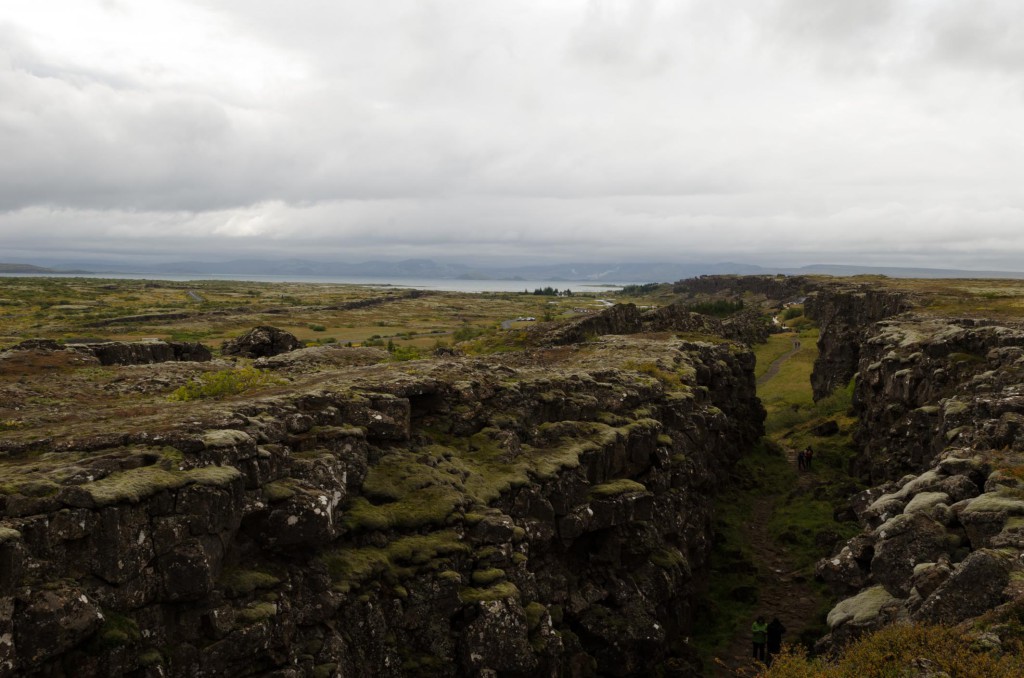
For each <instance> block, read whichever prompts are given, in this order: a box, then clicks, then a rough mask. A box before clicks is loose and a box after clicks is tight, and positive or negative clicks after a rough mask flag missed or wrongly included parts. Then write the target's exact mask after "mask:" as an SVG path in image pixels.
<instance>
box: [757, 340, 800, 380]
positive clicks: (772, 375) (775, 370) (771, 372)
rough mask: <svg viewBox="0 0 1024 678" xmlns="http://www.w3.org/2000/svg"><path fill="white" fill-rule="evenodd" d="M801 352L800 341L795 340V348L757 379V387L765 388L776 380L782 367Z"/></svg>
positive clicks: (775, 361)
mask: <svg viewBox="0 0 1024 678" xmlns="http://www.w3.org/2000/svg"><path fill="white" fill-rule="evenodd" d="M799 350H800V340H799V339H794V340H793V348H791V349H790V350H789V351H788V352H786V353H783V354H782V355H780V356H779V357H778V358H776V359H775V360H773V361H772V364H771V365H769V366H768V369H767V370H766V371H765V373H764V374H762V375H761V376H760V377H758V378H757V385H758V386H764V385H765V384H767V383H768V382H769V381H771V380H772V379H774V378H775V375H777V374H778V373H779V370H780V369H782V366H783V365H785V364H786V361H787V360H789V359H790V358H792V357H793V356H794V355H796V354H797V352H798V351H799Z"/></svg>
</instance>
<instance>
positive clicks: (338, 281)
mask: <svg viewBox="0 0 1024 678" xmlns="http://www.w3.org/2000/svg"><path fill="white" fill-rule="evenodd" d="M0 276H3V277H17V278H26V277H31V278H37V277H44V278H64V277H68V278H104V279H114V280H170V281H174V282H187V281H190V280H197V281H198V280H240V281H251V282H272V283H286V282H297V283H331V284H335V285H366V286H371V287H397V288H408V289H418V290H440V291H445V292H522V291H524V290H526V291H528V292H533V291H534V290H535V289H537V288H544V287H553V288H555V289H558V290H564V289H570V290H572V291H573V292H609V291H616V290H618V289H620V288H621V287H622V284H616V283H606V282H601V283H596V282H591V281H572V280H449V279H429V278H392V279H389V278H355V277H345V276H329V275H255V274H237V275H236V274H202V273H192V274H189V275H173V274H169V273H156V274H141V273H70V274H63V275H62V274H53V273H47V274H35V273H0ZM627 284H628V283H627Z"/></svg>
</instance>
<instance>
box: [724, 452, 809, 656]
mask: <svg viewBox="0 0 1024 678" xmlns="http://www.w3.org/2000/svg"><path fill="white" fill-rule="evenodd" d="M786 458H787V459H788V460H789V462H790V463H791V464H792V465H793V467H794V468H796V450H793V449H788V448H787V449H786ZM817 484H818V480H817V477H816V476H815V475H814V473H813V472H801V473H800V475H799V476H798V477H797V481H796V486H795V490H796V491H797V492H808V493H809V492H813V491H814V487H815V486H816V485H817ZM785 489H787V490H788V489H790V488H785ZM786 494H787V492H786V491H780V492H778V493H776V494H772V495H769V496H764V497H758V498H757V499H756V500H755V501H754V505H753V507H752V510H751V515H750V520H749V521H748V522H747V523H746V525H745V526H744V533H745V536H746V538H747V542H748V543H749V544H750V551H751V558H752V560H753V562H754V565H755V566H756V567H757V583H758V588H759V590H760V599H759V601H758V604H757V608H756V610H755V613H754V617H756V616H757V615H758V614H763V615H764V617H765V619H767V620H769V621H770V620H771V618H772V617H775V616H778V618H779V620H780V621H781V622H782V624H783V626H785V627H786V634H785V635H784V636H783V638H782V640H783V642H784V643H785V642H794V641H795V640H796V639H797V636H798V635H799V634H800V631H801V630H802V629H803V628H804V627H805V626H806V625H807V623H808V622H809V621H811V620H812V619H814V617H815V614H816V613H817V611H818V610H817V606H818V602H817V601H816V600H815V599H814V597H813V596H812V595H811V594H810V593H809V591H808V590H807V584H808V581H807V578H806V577H805V576H804V574H803V573H802V572H800V570H799V568H794V566H793V563H792V560H791V558H790V555H789V553H788V549H787V548H786V547H785V545H783V544H780V543H778V542H776V541H774V540H773V539H772V537H771V535H770V534H769V532H768V523H769V522H770V521H771V519H772V516H773V515H774V514H775V509H776V507H777V506H779V505H780V504H781V502H783V501H785V499H786ZM753 621H754V618H751V619H750V620H748V621H747V622H746V623H745V624H744V625H743V626H742V627H741V628H738V629H736V634H735V635H734V636H733V639H732V642H731V643H730V644H729V647H728V649H727V650H726V651H725V652H724V653H723V654H722V656H720V657H719V658H718V662H721V663H720V664H718V666H717V667H716V668H715V669H713V670H712V671H711V672H709V675H716V676H753V675H756V674H757V669H758V664H756V663H755V662H754V661H753V660H752V659H751V643H750V624H751V623H752V622H753ZM716 663H717V662H716Z"/></svg>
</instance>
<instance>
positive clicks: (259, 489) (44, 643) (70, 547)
mask: <svg viewBox="0 0 1024 678" xmlns="http://www.w3.org/2000/svg"><path fill="white" fill-rule="evenodd" d="M638 362H639V363H641V364H638ZM283 365H285V367H283V368H282V369H283V370H284V371H280V372H279V375H280V377H281V379H282V380H291V385H290V386H288V387H287V388H278V391H279V392H278V393H277V394H276V395H265V396H262V397H249V398H245V397H241V398H236V399H234V400H229V401H220V402H213V403H211V404H207V403H174V404H173V406H169V407H171V409H169V410H168V416H167V418H166V419H163V420H160V419H158V418H156V417H154V416H152V415H150V416H149V417H148V418H147V419H146V422H147V425H146V426H140V425H133V424H132V423H131V422H130V421H126V422H125V429H124V430H123V431H118V432H114V434H112V435H110V436H107V437H104V438H97V439H87V438H82V437H75V436H73V435H71V434H70V433H69V434H68V436H66V437H65V438H63V439H59V440H58V439H55V438H51V439H47V440H46V441H45V444H42V443H40V442H38V441H37V442H32V443H25V444H24V445H22V446H19V445H17V444H13V443H9V444H7V445H5V447H4V451H5V454H6V455H7V457H6V459H5V460H4V465H3V476H2V478H0V480H2V485H0V515H2V516H3V517H2V520H0V675H11V676H13V675H18V676H54V677H55V676H71V675H74V676H182V677H184V676H241V675H246V676H249V675H264V676H279V677H282V678H283V677H286V676H288V677H291V676H295V677H297V676H318V677H319V676H362V675H374V676H399V675H424V676H428V675H429V676H445V675H449V676H454V675H474V676H475V675H495V676H543V675H550V676H586V675H651V674H652V672H654V671H664V672H666V674H667V675H673V672H674V674H675V675H691V674H692V673H693V672H694V670H695V668H694V664H693V663H692V661H693V658H692V656H690V654H689V652H688V650H687V648H686V647H685V645H680V644H678V643H677V642H676V641H677V639H680V638H683V637H685V635H686V634H687V633H688V631H689V630H691V629H692V628H693V626H694V625H695V624H697V623H700V620H699V619H696V618H695V616H694V614H695V613H694V606H693V600H694V595H695V592H696V590H697V588H698V583H699V582H700V579H701V576H702V573H703V571H704V569H705V567H706V562H707V557H708V552H709V548H710V534H711V508H710V507H711V499H712V497H713V496H714V494H715V492H716V490H717V488H718V487H719V486H720V484H721V483H722V482H723V480H724V478H725V476H726V474H727V472H728V469H729V468H730V467H731V465H732V464H733V463H734V462H735V461H736V460H737V459H738V458H739V457H740V455H741V454H742V453H743V451H744V450H745V449H747V448H748V447H749V446H750V445H752V444H754V443H755V441H756V440H757V439H758V437H759V436H760V435H761V433H762V429H761V422H762V420H763V415H764V412H763V409H762V408H761V405H760V403H759V401H758V400H757V399H756V397H755V390H754V379H753V356H752V354H751V353H750V352H748V351H747V350H746V349H743V348H741V347H739V346H738V345H734V344H730V343H703V342H680V341H677V340H676V341H663V340H662V341H656V340H651V339H645V338H643V337H615V336H609V337H604V338H602V339H601V340H599V341H593V342H589V343H588V344H587V345H585V346H581V347H559V348H557V349H551V350H548V351H535V352H530V353H526V354H517V355H509V356H505V357H502V358H489V359H487V360H486V361H484V360H477V359H470V358H464V359H463V358H459V359H446V360H434V361H417V362H410V363H403V364H400V365H398V364H387V365H371V366H354V367H351V368H348V369H339V370H335V371H328V372H321V373H318V374H317V375H316V378H315V379H311V378H308V377H303V376H300V375H299V373H297V372H296V373H288V372H287V367H286V366H287V365H288V363H284V364H283ZM41 445H42V446H41Z"/></svg>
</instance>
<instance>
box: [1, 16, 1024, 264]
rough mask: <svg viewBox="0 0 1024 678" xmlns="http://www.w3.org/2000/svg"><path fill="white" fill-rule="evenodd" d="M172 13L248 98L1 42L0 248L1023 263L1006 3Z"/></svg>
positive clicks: (170, 72) (159, 63) (215, 74)
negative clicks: (207, 32) (235, 61)
mask: <svg viewBox="0 0 1024 678" xmlns="http://www.w3.org/2000/svg"><path fill="white" fill-rule="evenodd" d="M47 2H51V3H54V4H56V3H57V2H58V0H47ZM106 4H107V5H109V6H110V7H111V8H112V9H111V10H110V11H111V12H115V13H117V14H118V16H122V15H123V16H129V15H131V13H132V12H143V11H144V9H143V8H140V6H138V5H136V4H129V3H124V4H120V5H111V4H110V3H109V2H107V3H106ZM181 6H182V7H185V8H190V9H191V10H194V11H197V12H202V13H205V14H202V15H201V17H206V16H207V14H208V15H209V16H212V17H214V18H215V20H216V22H217V23H216V24H215V28H216V30H215V31H214V30H212V29H211V32H212V33H215V34H217V35H223V44H221V43H218V44H217V45H212V44H211V45H210V47H209V48H210V50H211V53H215V54H218V55H225V54H226V55H227V57H230V56H232V51H231V50H233V49H235V47H236V46H237V49H238V53H239V54H248V53H249V52H247V51H246V50H249V49H253V50H256V51H257V52H258V54H257V55H256V61H254V62H253V63H254V64H255V66H254V67H253V68H254V70H253V71H252V72H248V73H241V72H240V73H239V74H238V75H239V79H242V80H244V79H245V77H246V76H250V77H251V78H252V79H255V81H256V83H257V84H256V85H252V86H248V85H244V84H239V83H236V82H234V81H233V79H232V78H230V77H228V76H224V75H223V74H222V71H223V70H224V68H225V67H224V64H219V63H216V62H215V61H213V62H211V64H210V66H211V68H210V72H209V73H201V74H200V75H201V76H202V77H200V76H197V75H195V74H194V73H193V72H192V71H191V70H189V68H182V69H181V70H180V72H179V71H175V70H174V67H175V64H174V63H173V55H171V56H167V55H153V58H152V60H151V61H152V63H149V61H147V63H145V64H143V63H134V62H132V61H130V60H129V61H124V62H117V63H115V64H113V65H111V63H92V62H89V61H88V60H84V59H83V60H81V62H79V60H75V59H69V58H67V56H66V55H57V54H53V53H50V52H48V51H47V50H46V49H45V47H42V46H41V45H43V44H44V43H42V42H38V43H37V42H36V41H35V37H34V36H35V35H36V33H34V32H33V31H32V30H29V28H28V27H27V26H25V25H22V24H17V23H15V22H9V23H8V24H7V25H6V26H5V27H4V28H3V29H2V32H3V35H2V39H0V100H2V101H3V102H4V104H3V106H2V108H0V146H2V147H3V148H4V150H5V153H4V154H3V155H2V156H0V210H5V211H6V212H3V213H0V239H2V241H3V242H4V245H5V249H6V248H8V247H9V248H11V250H13V249H14V248H18V249H19V250H21V251H29V250H32V251H44V250H46V249H47V248H48V247H57V246H60V247H64V248H66V249H68V250H72V249H78V250H82V251H96V252H97V253H98V252H99V251H111V252H114V251H117V252H119V253H120V255H123V256H143V255H145V253H146V252H153V251H156V250H158V249H159V250H160V251H161V252H164V253H166V256H168V257H170V256H172V255H173V256H174V257H185V256H186V255H188V254H189V253H190V252H193V253H203V252H213V251H216V252H218V253H220V252H230V253H242V252H264V251H268V250H270V251H273V252H288V253H294V254H316V255H327V254H331V255H334V256H339V257H345V258H348V259H351V258H358V257H365V258H372V257H374V256H381V255H382V254H388V255H392V256H402V255H408V256H435V257H440V256H455V255H467V256H468V255H482V254H488V255H491V254H494V253H497V252H501V253H507V255H508V256H518V257H565V258H575V259H581V258H583V259H585V258H588V257H597V258H616V257H619V256H629V257H634V258H652V257H653V258H663V257H664V256H667V255H668V254H672V255H677V256H679V257H684V256H709V257H710V256H721V257H722V258H733V259H735V258H737V257H748V258H757V257H766V258H770V257H775V258H784V257H785V256H787V253H788V255H789V256H791V257H796V258H803V259H808V258H810V259H813V258H815V257H816V255H815V253H820V254H821V255H822V256H824V255H826V254H827V255H828V256H835V257H847V258H855V257H860V258H862V259H864V260H865V263H869V262H870V261H872V260H875V259H884V258H886V257H892V256H903V257H905V258H910V257H914V256H928V257H933V258H935V259H936V260H938V259H941V258H947V259H948V258H956V257H957V256H959V255H958V252H966V253H968V254H967V255H966V256H970V257H974V258H975V259H977V260H979V261H980V260H982V259H985V258H986V257H989V258H992V257H999V256H1002V253H1005V252H1008V251H1017V252H1024V243H1022V242H1021V241H1020V239H1018V238H1017V237H1016V236H1015V235H1014V232H1013V231H1012V228H1014V224H1019V223H1020V222H1019V218H1020V217H1021V210H1022V208H1024V205H1022V202H1024V199H1022V198H1021V194H1020V191H1019V188H1018V187H1019V185H1020V181H1021V179H1022V178H1024V176H1022V173H1024V169H1022V168H1024V144H1022V143H1021V141H1020V140H1021V139H1024V123H1022V122H1021V121H1022V120H1024V116H1022V113H1024V111H1022V110H1021V108H1022V102H1021V101H1020V100H1019V93H1017V94H1012V95H1011V94H1008V93H1007V92H1008V90H1007V88H1006V87H1005V84H1004V83H1003V82H1000V81H999V79H1000V78H1005V77H1006V74H1007V73H1010V74H1012V72H1013V71H1012V69H1013V67H1014V65H1015V62H1019V61H1020V59H1019V56H1018V55H1019V50H1020V48H1019V47H1018V46H1017V45H1019V44H1024V41H1020V40H1018V39H1017V37H1018V29H1017V28H1015V27H1016V26H1021V25H1024V22H1021V21H1019V18H1020V17H1019V14H1020V10H1018V9H1016V5H1015V4H1014V3H1012V2H1009V1H1006V2H997V1H996V0H985V1H984V2H981V3H970V4H964V3H954V2H952V0H943V1H942V2H935V3H912V2H883V1H881V0H865V1H863V2H847V1H845V0H843V1H840V0H777V1H775V2H768V3H755V2H746V1H743V0H722V2H715V3H702V2H692V1H691V2H668V1H667V0H662V1H657V0H643V1H640V2H634V3H624V2H611V1H609V0H593V1H590V2H583V1H580V2H566V3H548V2H542V1H541V0H524V2H521V3H501V2H497V1H495V0H481V1H480V2H473V3H454V2H444V1H441V0H415V1H414V0H383V1H382V2H379V3H374V4H373V5H372V6H370V5H363V4H360V3H336V2H311V3H307V4H304V6H303V7H302V9H301V11H300V10H299V9H297V8H295V7H293V6H286V5H282V4H281V3H276V2H266V1H262V0H247V1H246V2H242V1H241V0H223V1H221V0H218V1H217V2H213V1H212V0H191V2H190V3H189V4H186V5H181ZM975 8H976V10H975ZM204 20H205V19H204ZM212 20H213V19H211V21H212ZM35 28H36V29H37V30H38V31H45V28H46V27H45V26H37V27H35ZM218 31H219V33H218ZM194 39H195V40H200V43H199V44H205V43H202V42H201V40H202V39H205V38H202V36H201V35H200V37H196V38H194ZM225 45H227V47H225ZM254 46H255V47H254ZM218 50H219V51H218ZM157 57H159V58H157ZM227 57H225V58H227ZM154 63H155V64H156V66H154V65H153V64H154ZM264 65H266V66H267V73H264V72H263V67H264ZM256 66H259V68H256ZM954 66H955V67H954ZM154 68H156V69H157V70H153V69H154ZM190 68H192V67H190ZM978 74H983V75H990V76H991V77H978ZM1008 229H1009V230H1008ZM57 242H59V243H61V244H60V245H56V244H55V243H57ZM218 256H220V254H218ZM782 263H796V262H782Z"/></svg>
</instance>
